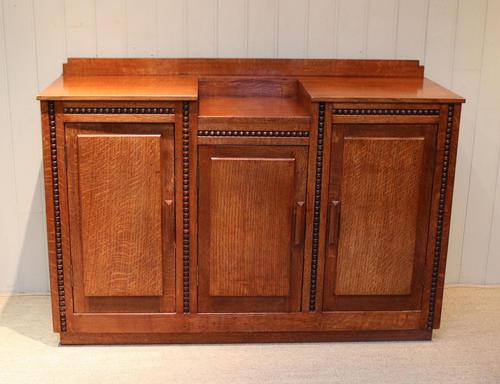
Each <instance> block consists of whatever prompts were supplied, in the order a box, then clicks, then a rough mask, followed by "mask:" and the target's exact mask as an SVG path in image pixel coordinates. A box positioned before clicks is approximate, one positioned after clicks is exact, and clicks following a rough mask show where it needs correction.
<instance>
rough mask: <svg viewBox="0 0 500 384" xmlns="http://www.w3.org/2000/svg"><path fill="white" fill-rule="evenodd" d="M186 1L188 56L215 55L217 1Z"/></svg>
mask: <svg viewBox="0 0 500 384" xmlns="http://www.w3.org/2000/svg"><path fill="white" fill-rule="evenodd" d="M187 2H188V7H187V31H186V33H187V37H188V41H187V43H188V56H189V57H215V56H217V1H216V0H187ZM172 38H175V36H172Z"/></svg>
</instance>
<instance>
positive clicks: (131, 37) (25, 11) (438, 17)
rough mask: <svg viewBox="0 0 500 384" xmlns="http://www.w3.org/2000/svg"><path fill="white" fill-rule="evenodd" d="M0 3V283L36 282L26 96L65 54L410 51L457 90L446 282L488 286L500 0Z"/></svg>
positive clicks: (498, 192)
mask: <svg viewBox="0 0 500 384" xmlns="http://www.w3.org/2000/svg"><path fill="white" fill-rule="evenodd" d="M0 1H1V7H0V180H1V181H0V292H10V291H18V292H33V291H35V292H45V291H47V290H48V278H47V263H46V252H47V249H46V245H45V236H46V234H45V222H44V213H43V210H44V203H43V189H42V173H41V140H40V128H39V107H38V103H37V102H36V101H35V94H36V93H37V91H39V90H40V89H41V88H43V87H44V86H46V85H47V84H48V83H49V82H50V81H51V80H52V79H54V78H55V77H56V76H57V75H58V74H59V73H60V71H61V64H62V63H63V62H64V61H65V59H66V57H69V56H89V57H95V56H97V57H178V56H187V57H311V58H313V57H315V58H319V57H321V58H334V57H339V58H398V59H405V58H415V59H420V60H421V61H422V62H423V63H424V64H425V66H426V75H427V76H428V77H430V78H432V79H433V80H436V81H438V82H439V83H441V84H442V85H444V86H447V87H450V88H451V89H453V90H455V91H457V92H459V93H460V94H462V95H463V96H465V97H466V98H467V104H466V105H465V106H464V109H463V124H462V128H461V137H460V146H459V159H458V167H457V177H456V186H455V197H454V211H453V222H452V234H451V243H450V249H449V261H448V276H447V280H448V282H453V283H456V282H461V283H479V284H481V283H488V284H494V283H500V186H499V184H500V177H499V174H500V167H499V155H500V70H499V68H500V23H499V22H498V21H499V20H500V0H460V1H459V0H164V1H161V0H66V1H64V0H0Z"/></svg>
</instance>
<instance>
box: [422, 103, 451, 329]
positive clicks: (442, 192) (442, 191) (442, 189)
mask: <svg viewBox="0 0 500 384" xmlns="http://www.w3.org/2000/svg"><path fill="white" fill-rule="evenodd" d="M453 112H454V106H453V104H450V105H449V106H448V118H447V120H446V134H445V142H444V151H443V172H442V174H441V183H440V186H439V207H438V217H437V226H436V243H435V246H434V262H433V265H432V283H431V296H430V299H429V317H428V319H427V330H429V331H432V328H433V325H434V311H435V307H436V293H437V284H438V277H439V263H440V260H441V245H442V244H441V242H442V238H443V224H444V214H445V204H446V189H447V186H448V166H449V162H450V149H451V134H452V131H453Z"/></svg>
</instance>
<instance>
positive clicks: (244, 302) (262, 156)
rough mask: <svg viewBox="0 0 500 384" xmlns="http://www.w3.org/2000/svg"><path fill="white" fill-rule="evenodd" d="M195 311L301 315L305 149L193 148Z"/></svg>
mask: <svg viewBox="0 0 500 384" xmlns="http://www.w3.org/2000/svg"><path fill="white" fill-rule="evenodd" d="M199 159H200V160H199V161H200V165H199V182H200V183H199V231H198V233H199V257H198V264H199V291H198V295H199V298H198V300H199V301H198V307H199V311H200V312H225V311H230V312H254V311H259V312H267V311H297V310H299V309H300V290H301V285H302V258H303V236H304V227H303V226H304V223H303V221H304V219H305V217H304V215H303V212H304V209H305V207H304V201H305V185H306V165H307V150H306V149H305V148H302V147H260V148H257V147H251V146H241V147H236V146H201V147H200V149H199Z"/></svg>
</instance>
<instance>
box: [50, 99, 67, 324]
mask: <svg viewBox="0 0 500 384" xmlns="http://www.w3.org/2000/svg"><path fill="white" fill-rule="evenodd" d="M48 107H49V133H50V162H51V171H52V196H53V200H54V233H55V246H56V269H57V292H58V297H59V320H60V323H61V331H62V332H65V331H66V299H65V292H64V268H63V253H62V238H61V206H60V201H59V170H58V168H57V131H56V114H55V105H54V102H53V101H49V103H48Z"/></svg>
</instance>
